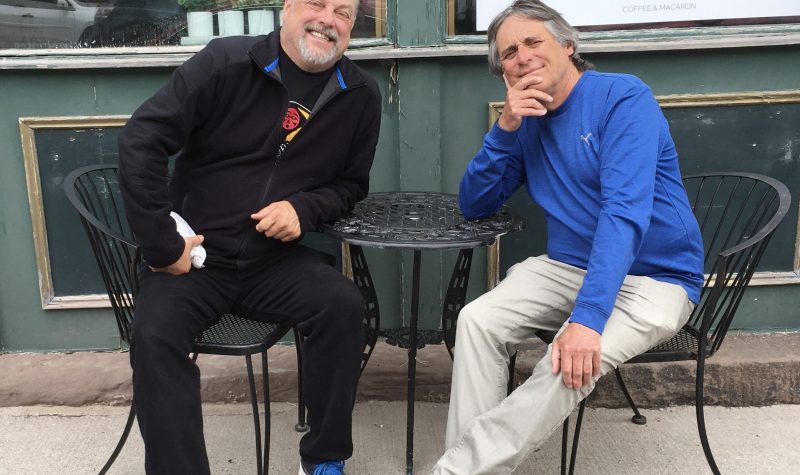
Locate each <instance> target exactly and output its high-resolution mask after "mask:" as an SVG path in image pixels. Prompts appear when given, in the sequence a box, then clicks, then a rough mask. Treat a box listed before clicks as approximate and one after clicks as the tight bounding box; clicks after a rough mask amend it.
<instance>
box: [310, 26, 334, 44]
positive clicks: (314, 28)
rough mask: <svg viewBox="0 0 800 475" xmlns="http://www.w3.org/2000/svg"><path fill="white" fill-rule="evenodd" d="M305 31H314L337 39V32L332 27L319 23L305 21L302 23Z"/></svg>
mask: <svg viewBox="0 0 800 475" xmlns="http://www.w3.org/2000/svg"><path fill="white" fill-rule="evenodd" d="M303 27H304V28H305V29H306V31H314V32H316V33H320V34H322V35H325V36H327V37H328V39H329V40H331V41H334V42H336V41H339V34H338V33H336V30H334V29H333V28H326V27H324V26H322V25H320V24H319V23H306V24H305V25H303Z"/></svg>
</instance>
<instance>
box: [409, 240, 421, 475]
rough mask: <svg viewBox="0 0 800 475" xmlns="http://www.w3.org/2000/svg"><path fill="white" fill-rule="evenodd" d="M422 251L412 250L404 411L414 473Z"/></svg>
mask: <svg viewBox="0 0 800 475" xmlns="http://www.w3.org/2000/svg"><path fill="white" fill-rule="evenodd" d="M421 258H422V252H421V251H418V250H415V251H414V268H413V274H412V277H411V325H410V326H411V328H410V330H409V345H408V398H407V412H406V473H407V474H408V475H411V474H413V473H414V393H415V391H414V390H415V389H416V384H417V323H418V322H417V318H418V315H419V272H420V271H419V268H420V260H421Z"/></svg>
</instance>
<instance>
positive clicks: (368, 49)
mask: <svg viewBox="0 0 800 475" xmlns="http://www.w3.org/2000/svg"><path fill="white" fill-rule="evenodd" d="M451 1H452V0H439V1H438V2H436V3H435V4H433V6H431V5H430V4H428V5H427V6H425V7H424V8H427V10H426V12H425V13H426V15H428V16H429V17H430V20H431V21H430V22H428V23H426V24H417V25H414V26H413V28H417V29H418V30H419V31H422V30H425V31H428V29H437V30H438V31H440V32H441V33H443V34H441V35H438V36H437V35H429V37H431V38H434V39H433V40H429V43H430V44H427V45H413V47H412V46H409V45H403V38H398V36H399V35H398V28H397V23H398V16H401V17H403V13H401V14H400V15H398V2H399V0H386V10H387V12H386V13H387V15H386V36H385V37H383V38H369V39H367V38H364V39H353V40H352V41H351V44H350V48H349V49H348V52H347V55H348V56H349V57H350V58H352V59H355V60H373V59H390V60H392V59H403V58H426V57H455V56H484V55H486V44H487V40H486V35H461V36H447V34H446V32H447V22H448V11H447V6H448V5H449V4H450V2H451ZM403 8H404V9H406V10H404V11H405V15H407V11H408V10H407V9H408V6H405V7H403ZM437 16H438V20H437V19H436V17H437ZM406 30H407V29H406ZM412 33H413V32H412ZM405 35H406V37H407V36H409V34H408V33H407V32H406V33H405ZM436 38H438V39H436ZM580 40H581V45H580V50H581V52H582V53H589V54H591V53H606V52H635V51H668V50H693V49H719V48H744V47H765V46H784V45H798V44H800V24H792V23H787V24H776V25H744V26H715V27H692V28H658V29H644V30H612V31H602V32H582V33H581V34H580ZM202 47H203V45H197V46H152V47H118V48H98V49H90V48H75V49H0V70H2V69H86V68H142V67H144V68H146V67H171V66H177V65H180V64H181V63H183V62H184V61H186V59H188V58H189V57H191V55H193V54H194V53H196V52H197V51H199V50H200V49H202Z"/></svg>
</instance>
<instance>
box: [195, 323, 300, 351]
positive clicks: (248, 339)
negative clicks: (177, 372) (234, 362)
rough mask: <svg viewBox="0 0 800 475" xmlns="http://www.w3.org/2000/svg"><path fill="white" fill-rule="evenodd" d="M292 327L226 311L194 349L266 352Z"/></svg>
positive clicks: (202, 335) (199, 337)
mask: <svg viewBox="0 0 800 475" xmlns="http://www.w3.org/2000/svg"><path fill="white" fill-rule="evenodd" d="M290 328H291V327H289V326H286V325H279V324H276V323H264V322H259V321H256V320H249V319H247V318H244V317H240V316H238V315H234V314H230V313H226V314H224V315H222V317H220V319H219V320H217V322H216V323H214V324H213V325H211V326H210V327H209V328H207V329H206V330H205V331H204V332H203V333H201V334H200V336H198V337H197V338H196V339H195V340H194V342H193V343H192V345H193V346H192V352H196V353H206V354H214V355H236V356H244V355H251V354H254V353H261V352H262V351H266V350H267V348H269V347H271V346H272V345H273V344H275V343H276V342H277V341H278V340H280V339H281V338H283V336H284V335H285V334H286V333H287V332H288V331H289V329H290Z"/></svg>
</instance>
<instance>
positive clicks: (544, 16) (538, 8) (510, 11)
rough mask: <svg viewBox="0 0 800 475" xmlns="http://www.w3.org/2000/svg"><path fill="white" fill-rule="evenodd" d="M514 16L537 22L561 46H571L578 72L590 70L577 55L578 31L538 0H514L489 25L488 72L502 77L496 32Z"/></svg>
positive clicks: (589, 66) (589, 64)
mask: <svg viewBox="0 0 800 475" xmlns="http://www.w3.org/2000/svg"><path fill="white" fill-rule="evenodd" d="M512 15H516V16H520V17H523V18H529V19H531V20H539V21H541V22H543V23H544V27H545V28H547V31H549V32H550V33H551V34H552V35H553V36H554V37H555V39H556V41H558V43H559V44H560V45H561V46H565V47H567V46H572V48H573V53H572V56H571V57H570V59H571V60H572V64H574V65H575V67H576V68H578V71H586V70H587V69H591V68H593V67H594V66H592V63H590V62H588V61H586V60H585V59H583V58H581V56H580V55H579V54H578V31H577V30H576V29H575V28H573V27H572V25H570V24H569V23H567V21H566V20H564V17H562V16H561V14H560V13H558V12H557V11H555V10H553V9H552V8H550V7H548V6H547V5H545V4H544V3H542V2H540V1H538V0H516V1H515V2H514V3H513V4H511V5H510V6H509V7H507V8H506V9H505V10H503V11H502V12H500V13H499V14H498V15H497V16H496V17H494V20H492V23H491V24H490V25H489V30H488V31H487V36H488V38H489V70H490V71H491V72H492V73H493V74H495V75H497V76H502V75H503V65H502V64H501V62H500V53H499V52H498V51H497V30H499V29H500V26H501V25H502V24H503V22H504V21H506V20H507V19H508V17H510V16H512Z"/></svg>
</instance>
